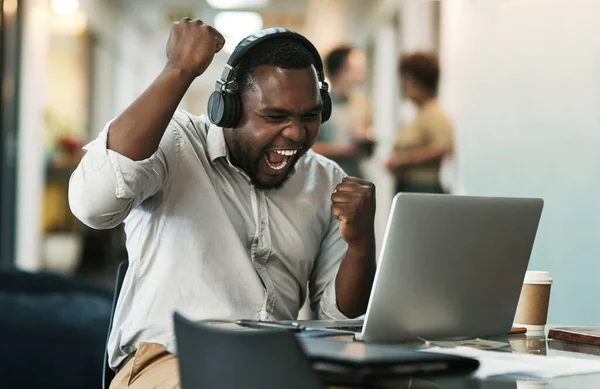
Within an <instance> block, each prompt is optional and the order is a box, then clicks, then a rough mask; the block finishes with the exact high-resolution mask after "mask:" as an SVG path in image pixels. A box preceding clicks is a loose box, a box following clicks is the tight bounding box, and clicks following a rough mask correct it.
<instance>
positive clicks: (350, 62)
mask: <svg viewBox="0 0 600 389" xmlns="http://www.w3.org/2000/svg"><path fill="white" fill-rule="evenodd" d="M366 66H367V65H366V57H365V54H364V53H363V52H362V51H360V50H359V49H357V48H354V47H352V46H338V47H336V48H334V49H333V50H331V51H330V52H329V54H327V56H326V57H325V69H326V71H327V75H328V77H329V81H330V83H331V93H330V95H331V102H332V108H333V109H332V112H331V118H330V120H329V121H328V122H327V123H323V125H322V126H321V130H320V131H319V136H318V137H317V141H316V142H315V145H314V146H313V150H314V151H315V152H317V153H319V154H321V155H323V156H325V157H327V158H329V159H332V160H334V161H335V162H337V164H338V165H340V167H341V168H342V169H343V170H344V171H345V172H346V174H348V175H349V176H353V177H361V176H362V175H361V172H360V161H361V159H362V158H364V157H367V156H369V155H370V154H371V153H372V150H373V142H372V141H371V140H370V138H369V130H370V125H371V118H370V110H369V104H368V101H367V99H366V98H365V97H364V96H363V95H362V94H361V93H360V91H359V90H358V89H359V88H360V87H361V86H362V85H363V84H364V82H365V77H366Z"/></svg>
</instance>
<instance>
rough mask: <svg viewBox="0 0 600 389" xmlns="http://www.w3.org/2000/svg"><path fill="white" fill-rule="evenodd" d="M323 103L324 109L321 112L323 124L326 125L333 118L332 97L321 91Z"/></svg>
mask: <svg viewBox="0 0 600 389" xmlns="http://www.w3.org/2000/svg"><path fill="white" fill-rule="evenodd" d="M321 101H322V102H323V109H322V110H321V123H325V122H326V121H327V120H329V118H330V117H331V96H329V92H327V91H326V90H322V91H321Z"/></svg>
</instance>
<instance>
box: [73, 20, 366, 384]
mask: <svg viewBox="0 0 600 389" xmlns="http://www.w3.org/2000/svg"><path fill="white" fill-rule="evenodd" d="M223 44H224V39H223V37H222V36H221V34H219V33H218V32H217V31H216V30H215V29H213V28H212V27H210V26H208V25H206V24H203V23H202V22H201V21H198V20H195V21H192V20H190V19H183V20H182V21H180V22H178V23H174V24H173V26H172V28H171V34H170V37H169V40H168V43H167V57H168V61H167V64H166V66H165V69H164V70H163V71H162V73H161V74H160V75H159V76H158V77H157V78H156V80H155V81H154V82H153V83H152V84H151V85H150V86H149V87H148V89H147V90H146V91H145V92H144V93H143V94H142V95H141V96H140V97H139V98H138V99H137V100H135V101H134V102H133V103H132V104H131V105H130V106H129V107H128V108H127V109H126V110H125V111H124V112H123V113H122V114H121V115H119V116H118V117H117V118H116V119H115V120H114V121H113V122H112V123H109V124H108V125H107V128H106V129H105V130H104V131H103V132H102V133H101V134H100V136H99V137H98V139H96V140H95V141H93V142H92V143H91V144H89V145H88V146H86V149H87V154H86V155H85V157H84V158H83V159H82V161H81V163H80V165H79V166H78V168H77V170H76V171H75V172H74V173H73V176H72V178H71V183H70V187H69V200H70V204H71V208H72V210H73V213H74V214H75V215H76V216H77V217H79V218H80V219H81V220H82V221H83V222H85V223H86V224H87V225H89V226H91V227H94V228H111V227H114V226H116V225H118V224H120V223H121V222H123V221H124V222H125V230H126V232H127V248H128V252H129V262H130V265H129V269H128V272H127V275H126V277H125V281H124V284H123V289H122V292H121V296H120V298H119V304H118V306H117V310H116V314H115V317H114V320H115V321H114V328H113V331H112V333H111V336H110V340H109V345H108V346H109V354H110V365H111V367H112V368H114V369H117V371H118V373H117V376H116V377H115V379H114V380H113V383H112V385H111V387H112V388H123V387H131V388H134V387H139V388H142V387H144V388H145V387H160V388H163V387H169V388H170V387H174V386H177V385H178V379H179V378H178V372H177V362H176V359H175V357H174V356H173V355H172V354H171V353H169V351H173V349H174V344H175V339H174V334H173V328H172V326H173V325H172V314H173V312H174V311H179V312H181V313H182V314H183V315H185V316H187V317H189V318H191V319H195V320H201V319H232V320H233V319H239V318H251V319H261V320H281V319H294V318H295V317H296V316H297V314H298V310H299V308H300V306H301V305H302V303H303V302H304V298H305V293H306V290H307V283H308V284H310V288H309V290H310V300H311V303H312V308H313V309H314V310H315V311H317V312H318V313H319V316H320V317H322V318H332V319H342V318H346V317H356V316H358V315H360V314H362V313H364V312H365V309H366V305H367V302H368V298H369V293H370V289H371V285H372V281H373V275H374V271H375V260H374V256H375V243H374V230H373V219H374V213H375V189H374V186H373V185H372V184H371V183H369V182H366V181H362V180H359V179H356V178H347V177H346V178H345V177H344V174H343V172H342V171H341V169H340V168H339V167H338V166H337V165H336V164H335V163H333V162H331V161H329V160H327V159H325V158H323V157H321V156H319V155H317V154H315V153H313V152H312V151H310V150H309V149H310V147H311V145H312V143H313V142H314V140H315V138H316V137H317V133H318V131H319V124H320V121H321V109H322V106H323V101H322V98H321V92H320V90H319V86H318V81H317V74H316V72H315V67H314V64H315V58H313V57H312V55H311V54H310V52H309V51H308V50H307V49H306V47H305V46H303V44H300V43H299V42H298V40H297V39H283V38H282V39H269V40H266V41H265V42H264V43H259V44H258V45H256V46H254V47H252V49H251V51H250V52H249V53H247V54H246V55H245V56H244V58H243V59H242V60H241V62H240V63H239V65H238V66H237V67H236V69H235V72H236V73H235V74H236V87H237V91H238V93H239V94H240V96H241V104H242V108H241V109H242V113H241V120H240V121H239V123H238V124H237V125H236V126H235V128H219V127H216V126H214V125H209V123H208V120H207V119H206V118H205V117H203V116H202V117H195V116H192V115H190V114H187V113H184V112H175V110H176V107H177V105H178V104H179V102H180V100H181V98H182V97H183V95H184V93H185V92H186V90H187V89H188V87H189V86H190V84H191V83H192V81H193V80H194V79H195V78H196V77H198V76H200V75H201V74H202V73H204V71H205V70H206V68H207V67H208V66H209V64H210V63H211V61H212V59H213V56H214V54H215V53H216V52H218V51H219V50H220V49H221V48H222V47H223Z"/></svg>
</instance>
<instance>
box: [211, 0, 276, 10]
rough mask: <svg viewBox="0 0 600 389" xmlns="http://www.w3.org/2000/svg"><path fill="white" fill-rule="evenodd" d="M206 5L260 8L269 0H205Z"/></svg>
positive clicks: (225, 7) (220, 7) (226, 7)
mask: <svg viewBox="0 0 600 389" xmlns="http://www.w3.org/2000/svg"><path fill="white" fill-rule="evenodd" d="M206 2H207V3H208V5H210V6H211V7H213V8H216V9H236V8H262V7H264V6H266V5H267V4H268V3H269V0H206Z"/></svg>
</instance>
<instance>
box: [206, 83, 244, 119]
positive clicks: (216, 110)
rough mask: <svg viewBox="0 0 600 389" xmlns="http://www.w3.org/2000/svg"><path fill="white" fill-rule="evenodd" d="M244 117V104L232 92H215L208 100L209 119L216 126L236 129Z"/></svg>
mask: <svg viewBox="0 0 600 389" xmlns="http://www.w3.org/2000/svg"><path fill="white" fill-rule="evenodd" d="M241 115H242V103H241V101H240V98H239V96H238V94H237V93H235V92H234V91H230V90H224V91H214V92H213V93H212V94H211V95H210V97H209V99H208V118H209V120H210V121H211V123H213V124H214V125H216V126H219V127H223V128H231V127H234V126H235V125H236V124H237V123H238V122H239V120H240V117H241Z"/></svg>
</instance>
